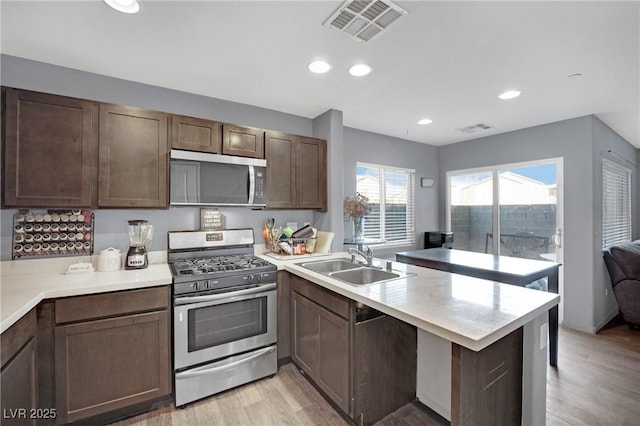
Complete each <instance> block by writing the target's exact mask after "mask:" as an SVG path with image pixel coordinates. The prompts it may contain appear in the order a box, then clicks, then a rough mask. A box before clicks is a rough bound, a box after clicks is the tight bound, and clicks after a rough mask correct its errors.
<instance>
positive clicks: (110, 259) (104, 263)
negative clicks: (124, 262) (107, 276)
mask: <svg viewBox="0 0 640 426" xmlns="http://www.w3.org/2000/svg"><path fill="white" fill-rule="evenodd" d="M120 259H121V257H120V250H118V249H115V248H113V247H109V248H108V249H104V250H102V251H101V252H100V255H99V256H98V271H100V272H107V271H117V270H118V269H120Z"/></svg>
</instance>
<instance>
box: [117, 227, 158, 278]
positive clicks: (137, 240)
mask: <svg viewBox="0 0 640 426" xmlns="http://www.w3.org/2000/svg"><path fill="white" fill-rule="evenodd" d="M152 235H153V226H151V225H149V222H148V221H146V220H130V221H129V246H130V247H129V251H128V252H127V261H126V262H125V265H124V268H125V269H144V268H146V267H147V266H148V265H149V261H148V259H147V249H146V247H145V245H146V244H147V241H149V240H151V236H152Z"/></svg>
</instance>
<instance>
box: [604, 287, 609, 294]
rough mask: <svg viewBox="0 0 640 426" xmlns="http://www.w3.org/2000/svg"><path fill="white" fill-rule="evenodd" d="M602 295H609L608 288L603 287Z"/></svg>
mask: <svg viewBox="0 0 640 426" xmlns="http://www.w3.org/2000/svg"><path fill="white" fill-rule="evenodd" d="M604 295H605V296H608V295H609V289H608V288H605V289H604Z"/></svg>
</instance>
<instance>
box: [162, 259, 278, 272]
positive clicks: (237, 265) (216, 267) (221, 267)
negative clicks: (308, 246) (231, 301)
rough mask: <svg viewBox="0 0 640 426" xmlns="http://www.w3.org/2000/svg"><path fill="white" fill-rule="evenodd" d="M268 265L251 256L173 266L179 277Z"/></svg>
mask: <svg viewBox="0 0 640 426" xmlns="http://www.w3.org/2000/svg"><path fill="white" fill-rule="evenodd" d="M269 265H270V263H269V262H267V261H266V260H263V259H260V258H259V257H256V256H253V255H231V256H212V257H205V258H194V259H182V260H180V261H176V262H174V264H173V267H174V270H175V271H176V274H178V275H180V276H189V275H202V274H211V273H217V272H226V271H239V270H245V269H255V268H261V267H264V266H269Z"/></svg>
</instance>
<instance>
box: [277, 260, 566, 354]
mask: <svg viewBox="0 0 640 426" xmlns="http://www.w3.org/2000/svg"><path fill="white" fill-rule="evenodd" d="M331 258H349V255H348V254H347V253H337V254H333V255H331V256H329V257H323V258H320V259H295V258H294V259H291V260H286V261H285V260H282V261H278V260H274V259H273V258H268V257H265V259H268V260H269V261H271V262H272V263H274V264H276V265H277V266H278V269H280V270H286V271H288V272H291V273H293V274H295V275H298V276H300V277H302V278H305V279H307V280H309V281H312V282H314V283H316V284H318V285H320V286H322V287H325V288H327V289H329V290H332V291H334V292H336V293H339V294H342V295H343V296H346V297H348V298H350V299H353V300H356V301H358V302H362V303H364V304H366V305H368V306H371V307H373V308H375V309H377V310H379V311H381V312H384V313H386V314H388V315H391V316H393V317H395V318H398V319H400V320H403V321H405V322H407V323H409V324H412V325H415V326H416V327H418V328H420V329H422V330H425V331H427V332H430V333H432V334H435V335H437V336H439V337H442V338H444V339H447V340H450V341H452V342H454V343H457V344H459V345H461V346H464V347H467V348H469V349H472V350H475V351H479V350H481V349H484V348H485V347H487V346H489V345H490V344H492V343H494V342H496V341H497V340H499V339H500V338H502V337H504V336H506V335H507V334H509V333H511V332H513V331H514V330H516V329H518V328H519V327H521V326H523V325H524V324H526V323H528V322H530V321H532V320H533V319H534V318H536V317H538V316H539V315H541V314H543V313H544V312H546V311H548V310H549V309H550V308H552V307H553V306H555V305H557V304H558V303H559V301H560V296H558V295H557V294H553V293H547V292H543V291H539V290H532V289H528V288H524V287H518V286H514V285H509V284H502V283H497V282H493V281H487V280H482V279H478V278H472V277H468V276H464V275H459V274H451V273H448V272H443V271H437V270H434V269H427V268H421V267H419V266H412V265H407V264H404V263H398V262H393V266H392V268H393V269H394V270H398V271H404V272H409V273H414V274H416V275H415V276H410V277H407V278H402V279H396V280H393V281H387V282H382V283H379V284H368V285H361V286H357V285H350V284H347V283H344V282H342V281H339V280H337V279H333V278H331V277H328V276H326V275H323V274H320V273H316V272H313V271H311V270H309V269H306V268H304V267H302V266H300V265H297V264H298V263H302V262H311V261H322V260H328V259H331ZM385 262H386V261H384V260H381V259H375V261H374V265H378V266H384V265H385Z"/></svg>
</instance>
